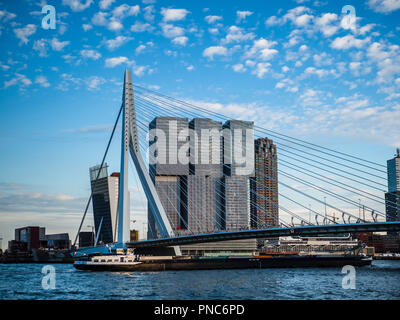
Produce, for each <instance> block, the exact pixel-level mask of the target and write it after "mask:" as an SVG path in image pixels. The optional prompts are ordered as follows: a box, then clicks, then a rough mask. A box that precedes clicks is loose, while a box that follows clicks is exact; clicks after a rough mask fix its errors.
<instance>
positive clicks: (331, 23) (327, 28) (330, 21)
mask: <svg viewBox="0 0 400 320" xmlns="http://www.w3.org/2000/svg"><path fill="white" fill-rule="evenodd" d="M315 26H316V27H317V28H318V29H319V30H320V31H321V32H322V33H323V35H324V36H325V37H330V36H332V35H333V34H335V33H336V32H337V31H338V30H339V17H338V15H337V14H335V13H325V14H323V15H322V16H321V17H317V18H316V19H315Z"/></svg>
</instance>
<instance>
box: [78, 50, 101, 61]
mask: <svg viewBox="0 0 400 320" xmlns="http://www.w3.org/2000/svg"><path fill="white" fill-rule="evenodd" d="M80 53H81V56H82V57H84V58H88V59H93V60H98V59H99V58H100V57H101V54H100V52H98V51H96V50H86V49H84V50H81V52H80Z"/></svg>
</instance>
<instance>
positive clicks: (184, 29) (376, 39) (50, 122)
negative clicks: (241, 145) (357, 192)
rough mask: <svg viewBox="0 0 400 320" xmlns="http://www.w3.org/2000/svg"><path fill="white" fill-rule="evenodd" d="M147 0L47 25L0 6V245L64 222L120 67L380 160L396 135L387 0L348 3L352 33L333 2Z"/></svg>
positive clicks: (76, 200)
mask: <svg viewBox="0 0 400 320" xmlns="http://www.w3.org/2000/svg"><path fill="white" fill-rule="evenodd" d="M150 2H151V3H149V1H148V0H147V1H142V2H139V1H138V2H137V3H136V2H135V3H134V4H133V3H131V4H130V6H129V8H128V7H126V6H123V5H122V4H121V3H118V4H117V3H112V2H110V5H109V6H106V4H107V1H102V2H100V3H94V2H93V3H92V2H90V1H88V2H87V3H89V5H86V6H85V5H83V4H82V5H73V4H72V2H70V1H65V0H64V1H62V2H61V1H60V3H59V4H57V5H55V8H56V10H57V17H58V23H57V27H56V30H42V29H41V27H40V23H41V19H42V17H43V16H44V15H42V14H40V11H41V6H43V5H44V3H40V4H39V5H38V4H36V3H34V2H33V1H27V2H26V4H27V5H26V7H25V6H20V7H19V8H17V7H16V4H13V3H5V2H2V3H1V7H0V11H1V14H0V19H1V22H2V24H1V26H2V28H1V35H0V37H2V38H3V39H2V42H3V43H6V44H7V48H6V50H3V51H2V52H1V53H0V61H1V66H0V67H1V71H0V83H2V88H1V89H0V90H1V98H0V99H1V105H2V108H1V117H0V119H1V120H0V121H1V122H0V123H1V125H2V136H1V137H2V139H1V147H2V149H3V150H7V152H6V153H4V155H3V157H2V159H1V165H2V167H3V168H5V169H6V170H4V171H3V172H2V173H1V174H0V189H1V196H0V212H1V218H0V219H1V220H0V225H1V228H0V237H3V238H4V240H3V247H4V246H5V245H6V243H7V240H9V239H10V230H13V229H14V227H18V226H24V225H28V224H35V225H44V224H46V227H47V228H48V229H51V230H52V231H54V232H58V231H60V232H61V231H65V230H64V229H63V230H61V228H66V229H67V230H66V231H68V232H70V234H71V235H73V234H74V233H75V232H76V229H77V221H79V219H80V217H81V215H82V212H83V210H84V202H85V201H86V199H87V196H88V194H89V192H90V185H89V184H88V182H87V170H88V167H89V166H91V165H92V164H94V163H96V162H98V161H99V159H100V157H101V153H102V152H103V149H104V144H105V141H106V139H107V136H108V135H109V131H110V129H111V128H110V127H111V125H110V124H111V123H112V120H110V119H111V118H114V117H115V116H116V114H117V112H118V104H119V103H120V97H121V84H122V76H121V75H122V72H121V71H122V70H123V69H124V68H125V67H132V69H133V70H134V73H135V77H136V79H137V82H138V83H140V84H141V85H144V86H146V87H148V88H152V89H156V90H159V91H161V92H166V93H169V94H170V95H172V96H177V97H183V98H185V99H186V100H189V101H191V102H194V103H197V104H199V105H201V106H206V107H207V108H209V109H210V110H216V111H218V112H222V113H225V114H227V115H228V116H233V117H235V118H238V115H240V116H241V117H240V118H241V119H242V117H243V120H255V121H256V122H257V124H259V125H262V126H263V127H268V128H270V129H273V130H277V131H280V132H284V133H289V134H291V135H292V136H293V135H294V134H295V136H297V137H301V138H304V139H307V140H309V141H312V142H316V143H319V144H324V145H329V146H330V147H332V148H334V149H338V150H341V151H345V152H349V153H352V154H357V155H360V156H361V157H363V158H366V159H369V160H373V161H376V162H379V163H382V164H384V163H385V162H386V160H387V159H389V158H390V157H391V156H392V155H393V150H394V147H398V146H399V144H400V143H399V142H400V137H399V130H398V129H397V127H398V125H397V127H396V122H395V120H396V118H397V119H398V118H399V115H400V114H399V113H400V109H399V104H398V99H399V93H398V92H399V91H398V90H399V89H398V88H399V87H398V86H399V79H400V78H399V73H400V72H399V70H397V69H396V68H395V67H396V63H397V65H398V57H399V55H398V51H399V47H398V43H399V41H398V35H397V34H398V27H397V24H396V21H398V18H399V11H398V10H397V8H396V7H390V6H389V5H386V4H382V3H380V6H379V5H377V3H379V1H378V2H376V1H368V2H366V3H364V2H359V3H358V4H357V3H355V4H354V6H355V8H356V10H357V11H356V12H357V17H358V20H357V28H356V29H355V31H351V30H346V29H343V28H341V27H340V18H341V17H340V15H341V9H342V7H343V6H344V5H345V4H347V3H345V2H343V3H342V2H340V1H338V2H335V4H334V5H333V4H325V5H324V4H323V3H317V2H312V1H297V2H296V1H292V2H289V1H288V2H286V3H284V4H279V5H278V4H273V3H268V5H263V6H260V5H259V4H258V3H257V2H255V1H254V2H248V3H246V5H244V4H242V3H241V2H237V3H234V4H233V5H232V9H229V10H227V9H226V8H224V6H223V5H219V4H214V3H211V2H207V1H205V2H204V5H202V6H201V7H200V6H199V4H196V3H187V2H179V1H177V2H176V3H175V4H174V5H173V6H171V5H170V4H168V3H165V2H163V1H157V2H155V1H150ZM299 2H302V3H299ZM75 3H77V2H75ZM136 5H137V6H138V7H137V6H136ZM100 6H101V7H100ZM146 8H147V9H146ZM206 9H208V10H206ZM121 25H122V26H123V28H121V27H120V26H121ZM139 31H142V32H139ZM77 34H79V35H80V36H81V35H84V36H83V37H79V40H77V39H76V38H77V37H76V35H77ZM317 39H318V40H317ZM316 40H317V41H316ZM388 59H390V62H391V63H389V60H388ZM385 61H386V62H385ZM171 70H173V72H172V71H171ZM214 70H217V71H218V72H214ZM171 79H172V80H173V81H171ZM226 79H229V81H226ZM205 84H206V85H205ZM244 84H245V85H244ZM72 92H73V94H71V93H72ZM100 92H108V94H106V95H101V94H99V93H100ZM315 133H318V136H316V135H315ZM371 133H372V134H371ZM118 146H119V145H118V143H117V144H116V145H114V146H113V149H112V151H113V152H112V157H111V159H110V160H109V162H110V164H111V168H112V171H119V169H118V166H119V161H118V156H119V153H118V152H117V149H118ZM75 155H79V157H76V156H75ZM133 191H135V190H133ZM136 196H137V195H136ZM134 197H135V195H133V198H134ZM132 201H136V204H137V203H138V201H139V203H140V199H132ZM44 204H45V205H46V206H44ZM137 207H138V206H137ZM143 207H144V204H143ZM136 213H137V212H136ZM141 214H143V215H145V212H141ZM34 221H37V223H31V222H34ZM60 221H62V223H61V224H62V227H61V226H60V227H58V229H57V225H58V224H60ZM71 238H72V237H71Z"/></svg>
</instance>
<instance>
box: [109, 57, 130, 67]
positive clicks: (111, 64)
mask: <svg viewBox="0 0 400 320" xmlns="http://www.w3.org/2000/svg"><path fill="white" fill-rule="evenodd" d="M123 63H126V64H128V65H130V64H132V62H131V61H129V59H128V58H127V57H114V58H109V59H106V64H105V65H106V67H107V68H114V67H116V66H118V65H120V64H123Z"/></svg>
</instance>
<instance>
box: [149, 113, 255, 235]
mask: <svg viewBox="0 0 400 320" xmlns="http://www.w3.org/2000/svg"><path fill="white" fill-rule="evenodd" d="M171 123H172V124H171ZM187 129H190V130H187ZM247 129H248V130H247ZM149 131H150V142H149V146H150V148H149V159H150V165H149V170H150V176H151V177H152V179H153V182H154V184H155V187H156V190H157V192H158V195H159V197H160V201H161V203H162V205H163V207H164V210H165V211H166V213H167V216H168V219H169V220H170V223H171V225H172V227H173V229H174V232H175V234H178V235H184V234H188V233H205V232H212V231H217V230H239V229H248V228H249V214H250V199H249V191H250V188H249V179H248V178H249V176H251V175H252V174H254V145H253V141H254V130H253V123H252V122H246V121H239V120H231V121H227V122H226V123H225V124H224V125H223V126H222V124H221V123H220V122H217V121H213V120H211V119H205V118H195V119H192V120H191V121H190V122H188V119H187V118H176V117H157V118H155V119H154V120H153V121H152V122H151V123H150V125H149ZM221 131H222V133H221ZM223 131H225V133H224V132H223ZM235 131H236V133H235ZM238 132H239V133H240V136H239V138H238V137H236V136H235V134H237V133H238ZM235 138H236V139H238V141H236V140H235ZM224 139H225V146H226V148H227V151H223V148H224ZM249 140H250V141H252V143H251V146H250V147H249V148H246V146H247V142H248V141H249ZM171 147H172V148H171ZM249 150H250V151H249ZM182 152H183V153H182ZM235 152H240V156H241V157H242V158H241V159H239V160H243V161H242V162H240V163H239V162H235V161H231V160H230V158H231V156H230V155H229V153H232V155H233V154H234V153H235ZM174 153H175V154H174ZM178 153H180V158H179V160H181V161H179V162H178V163H177V162H175V161H176V160H177V158H178V156H179V155H178ZM183 154H186V155H187V156H188V158H187V159H184V160H186V161H184V162H183V163H182V155H183ZM224 157H225V158H224ZM224 159H226V160H224ZM160 160H164V162H161V163H160ZM233 160H236V159H234V158H233ZM245 170H247V172H246V171H245ZM148 221H149V225H148V239H152V238H156V237H158V231H157V227H156V224H155V221H154V217H153V215H152V214H151V209H150V208H148Z"/></svg>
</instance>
